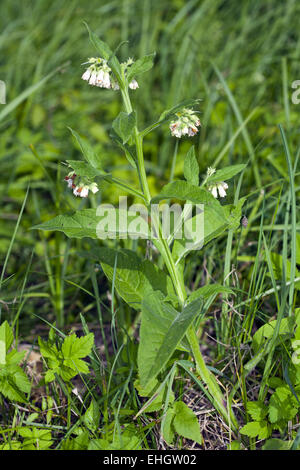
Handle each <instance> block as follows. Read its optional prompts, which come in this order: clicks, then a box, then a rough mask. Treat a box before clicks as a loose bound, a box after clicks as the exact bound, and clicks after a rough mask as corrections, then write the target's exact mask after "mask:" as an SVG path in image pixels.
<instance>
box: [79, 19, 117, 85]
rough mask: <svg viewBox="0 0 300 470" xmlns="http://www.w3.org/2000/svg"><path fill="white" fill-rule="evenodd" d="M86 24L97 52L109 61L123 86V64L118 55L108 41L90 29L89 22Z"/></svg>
mask: <svg viewBox="0 0 300 470" xmlns="http://www.w3.org/2000/svg"><path fill="white" fill-rule="evenodd" d="M84 24H85V26H86V28H87V30H88V32H89V36H90V41H91V43H92V44H93V46H94V47H95V49H96V50H97V52H98V53H99V54H100V57H101V58H102V59H105V60H107V61H108V65H109V66H110V68H111V69H112V71H113V73H114V75H115V77H116V79H117V81H118V83H119V85H120V87H121V88H123V81H122V72H121V66H120V63H119V61H118V59H117V57H116V56H115V54H114V53H113V52H112V50H111V49H110V47H109V46H108V45H107V44H106V42H104V41H101V39H99V38H98V36H97V35H96V34H95V33H93V32H92V31H91V30H90V28H89V26H88V24H87V23H85V22H84Z"/></svg>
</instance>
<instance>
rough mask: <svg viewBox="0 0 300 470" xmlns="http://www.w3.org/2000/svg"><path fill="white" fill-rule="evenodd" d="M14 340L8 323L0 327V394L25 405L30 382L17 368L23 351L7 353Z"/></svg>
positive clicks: (19, 368) (22, 356)
mask: <svg viewBox="0 0 300 470" xmlns="http://www.w3.org/2000/svg"><path fill="white" fill-rule="evenodd" d="M13 340H14V336H13V332H12V329H11V327H10V326H9V324H8V322H7V321H5V322H3V323H2V325H1V326H0V393H1V394H2V395H4V396H5V397H7V398H8V399H9V400H15V401H19V402H23V403H25V402H26V401H27V399H26V394H27V393H29V392H30V389H31V385H30V381H29V379H28V377H27V375H26V374H25V372H24V371H23V369H22V368H21V367H20V366H19V364H20V362H21V361H22V359H23V358H24V355H25V351H22V352H18V351H16V350H15V349H13V350H11V351H10V352H8V350H9V349H10V347H11V345H12V343H13Z"/></svg>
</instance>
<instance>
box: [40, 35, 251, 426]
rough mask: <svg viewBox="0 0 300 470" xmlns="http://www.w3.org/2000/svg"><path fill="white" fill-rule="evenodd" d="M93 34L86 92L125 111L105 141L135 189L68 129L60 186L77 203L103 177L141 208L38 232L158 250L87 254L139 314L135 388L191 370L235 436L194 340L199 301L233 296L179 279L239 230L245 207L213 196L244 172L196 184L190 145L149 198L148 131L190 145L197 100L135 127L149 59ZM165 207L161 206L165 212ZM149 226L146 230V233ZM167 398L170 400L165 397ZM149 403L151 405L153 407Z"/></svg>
mask: <svg viewBox="0 0 300 470" xmlns="http://www.w3.org/2000/svg"><path fill="white" fill-rule="evenodd" d="M89 35H90V40H91V42H92V44H93V45H94V47H95V48H96V50H97V52H98V54H99V57H96V58H92V59H89V60H88V63H87V64H88V67H87V69H86V71H85V72H84V73H83V75H82V79H83V80H85V81H87V82H88V83H89V84H90V85H93V86H98V87H100V88H110V89H113V90H115V91H116V93H120V97H121V98H122V100H123V105H124V110H123V111H121V112H120V114H119V115H118V116H117V117H116V119H115V120H114V121H113V123H112V129H111V138H112V139H113V141H114V142H115V143H116V144H117V145H118V146H119V147H120V148H121V149H122V150H123V151H124V155H125V156H126V158H127V159H128V161H129V162H130V164H131V165H132V167H133V168H134V169H135V170H136V172H137V174H138V177H139V181H140V188H134V187H132V186H131V185H130V184H129V183H127V182H126V181H123V180H120V179H119V178H116V177H115V176H113V175H112V174H109V173H107V172H106V171H105V170H104V169H103V168H102V165H101V157H99V156H98V155H97V154H96V153H95V151H94V150H93V148H92V147H91V146H90V145H89V144H88V143H87V141H86V140H84V139H82V138H81V137H80V136H79V135H78V134H77V133H76V132H75V131H74V130H71V131H72V133H73V136H74V137H75V139H76V140H77V142H78V144H79V146H80V148H81V150H82V153H83V156H84V158H85V161H77V160H76V161H74V160H68V161H67V163H68V165H69V167H70V169H71V170H72V171H71V172H70V173H69V174H68V175H67V176H66V182H67V184H68V186H69V188H70V189H71V190H73V193H74V195H75V196H80V197H88V195H89V191H91V192H92V193H96V192H97V191H98V189H99V188H98V182H101V180H104V181H106V182H107V183H109V184H111V185H116V186H117V187H119V188H121V189H122V190H123V191H124V193H125V194H127V195H129V194H130V195H131V196H134V198H135V199H136V200H139V201H140V204H139V205H138V206H139V207H138V210H136V211H134V210H133V208H131V209H128V208H127V207H121V206H120V207H119V208H118V209H115V212H114V217H113V219H112V218H111V217H108V216H107V213H106V212H105V210H103V207H101V209H102V210H99V208H98V209H95V208H92V209H82V210H80V211H75V212H74V213H72V214H66V215H60V216H58V217H56V218H54V219H52V220H50V221H48V222H45V223H43V224H41V225H38V226H37V227H36V228H39V229H42V230H60V231H63V232H64V233H65V234H66V235H67V236H69V237H77V238H83V237H91V238H94V239H99V238H109V237H110V236H111V237H112V238H126V237H128V236H129V237H130V236H131V237H132V238H148V239H149V242H150V244H151V245H152V246H154V247H155V250H154V253H153V261H154V262H152V261H150V260H149V259H141V258H140V257H139V256H138V255H137V254H136V252H134V251H132V250H128V249H121V248H120V249H119V250H116V249H111V248H108V247H106V246H100V247H98V248H96V249H93V248H91V251H90V253H89V257H93V258H94V259H96V260H98V261H100V263H101V266H102V269H103V271H104V273H105V274H106V276H107V277H108V279H109V280H110V281H113V283H114V288H115V289H116V291H117V292H118V294H119V295H120V296H121V297H122V298H123V299H124V300H125V302H127V303H128V304H129V305H130V306H131V307H132V308H133V309H135V310H138V311H141V325H140V342H139V350H138V371H139V380H138V383H136V386H137V389H138V391H139V393H140V395H141V396H150V397H153V395H155V396H160V395H161V394H162V393H163V391H164V390H165V389H166V384H167V383H168V382H167V381H168V379H169V378H170V376H172V377H173V378H174V374H175V372H174V371H175V366H176V367H182V368H184V369H185V370H186V371H187V372H190V371H191V367H194V369H195V373H192V374H193V377H194V379H195V381H196V382H197V383H198V384H200V386H201V387H202V388H203V389H205V393H206V394H207V397H208V398H209V400H210V401H211V403H212V404H213V405H214V407H215V408H216V410H217V411H218V412H219V413H220V414H221V415H222V417H223V419H224V420H225V421H226V422H227V423H229V424H230V426H231V428H232V429H234V430H236V429H237V421H236V418H235V416H234V414H233V412H232V409H231V404H230V403H229V402H228V401H227V400H226V398H225V396H224V395H223V393H222V391H221V388H220V386H219V384H218V382H217V380H216V378H215V376H214V374H213V373H212V372H211V371H210V369H209V368H208V367H207V366H206V364H205V361H204V359H203V356H202V353H201V351H200V348H199V340H198V337H197V333H196V332H197V327H198V325H199V322H200V321H201V320H202V318H203V315H204V302H205V301H207V300H208V299H209V301H210V302H211V301H213V299H214V298H215V296H216V295H217V294H218V293H226V294H228V293H230V292H231V291H230V290H229V289H228V288H227V287H224V286H221V285H214V284H213V285H209V286H205V287H203V288H200V289H198V290H196V291H195V292H192V293H189V291H188V290H187V288H186V286H185V282H184V267H185V260H186V257H187V255H188V254H189V253H190V251H191V250H194V249H199V247H200V248H201V247H203V246H205V245H206V244H207V243H208V242H210V241H211V240H213V239H215V238H217V237H218V236H219V235H221V234H222V233H224V232H225V231H226V230H229V229H230V230H236V229H237V228H238V227H239V226H240V219H241V207H242V205H243V201H244V200H243V199H241V200H239V201H236V204H235V205H233V204H225V205H222V204H221V203H220V200H219V199H218V197H219V196H220V198H225V196H226V190H227V189H228V184H227V183H226V182H225V181H228V180H229V179H230V178H232V177H233V176H235V175H236V174H238V173H239V172H241V171H242V170H243V169H244V168H245V165H234V166H230V167H226V168H224V169H220V170H215V169H214V168H209V169H208V170H207V174H206V175H205V177H204V179H203V182H202V184H199V177H200V175H199V166H198V163H197V158H196V155H195V151H194V147H191V148H190V150H189V152H188V153H187V155H186V158H185V163H184V178H185V179H182V180H178V181H172V182H170V183H168V184H166V185H165V186H164V187H163V188H162V189H161V192H160V193H159V194H158V195H155V196H152V195H151V194H150V190H149V186H148V181H147V175H146V170H145V163H144V153H143V140H144V138H145V137H146V136H147V134H149V133H150V132H152V131H153V130H154V129H155V128H157V127H159V126H161V125H163V124H165V123H168V124H169V129H170V131H171V134H172V136H175V137H176V138H192V137H193V136H194V135H195V134H197V132H198V131H199V127H200V120H199V117H198V114H197V112H196V111H194V110H193V109H194V108H195V107H196V106H197V105H198V103H199V100H189V101H185V102H183V103H180V104H178V105H176V106H174V107H173V108H171V109H169V110H166V111H164V112H163V113H162V114H161V115H160V117H159V118H158V119H157V121H156V122H154V123H153V124H151V125H149V126H148V127H147V128H146V129H144V130H140V129H139V127H138V123H137V114H136V112H135V110H134V109H133V107H132V103H131V99H130V90H135V89H136V88H137V87H138V86H139V85H138V82H137V77H138V76H140V75H141V74H142V73H144V72H147V71H148V70H150V69H151V67H152V66H153V60H154V54H151V55H147V56H145V57H142V58H141V59H138V60H136V61H133V60H132V59H128V61H127V62H125V63H120V62H119V60H118V59H117V57H116V55H115V54H114V53H113V52H112V51H111V50H110V48H109V47H108V45H107V44H105V43H104V42H102V41H101V40H100V39H99V38H98V37H97V36H96V35H95V34H94V33H92V32H91V31H90V30H89ZM139 80H140V79H139ZM140 88H142V85H141V83H140ZM99 93H101V92H100V90H99ZM102 93H104V91H102ZM100 99H101V95H100ZM174 199H175V200H177V201H181V204H182V202H184V203H186V206H184V209H183V210H182V211H181V212H180V213H179V215H178V216H177V217H176V220H175V221H174V220H173V222H172V223H170V224H169V230H168V231H166V230H164V228H163V222H162V218H161V214H160V211H159V208H160V203H161V201H166V200H167V201H169V202H170V200H174ZM192 205H194V206H195V205H196V206H197V207H199V206H200V207H201V208H202V210H200V211H199V213H197V214H196V215H195V211H194V212H193V211H191V210H190V206H192ZM135 206H136V205H135ZM153 206H155V207H156V210H153ZM166 206H167V208H168V207H169V205H167V204H165V208H166ZM180 207H181V206H180ZM170 209H171V208H170ZM203 215H204V218H203ZM197 218H200V220H201V227H200V229H197V230H194V229H193V227H195V224H196V222H197ZM124 220H126V223H124ZM103 221H105V222H106V223H103ZM112 221H113V222H114V223H113V222H112ZM99 224H100V226H99ZM182 225H185V230H184V232H181V233H183V234H182V236H181V237H178V231H179V230H180V229H181V228H182ZM149 226H151V230H147V229H148V228H149ZM196 226H197V225H196ZM99 227H100V228H99ZM124 227H125V228H124ZM101 234H102V236H101ZM142 234H143V235H144V237H142V236H141V235H142ZM159 256H161V257H162V259H163V262H164V268H163V269H159V268H158V267H157V265H158V263H157V258H158V257H159ZM176 351H181V352H182V353H183V354H185V357H186V359H188V358H189V357H192V358H193V362H191V361H188V360H178V359H175V354H174V353H175V352H176ZM176 357H178V354H177V356H176ZM170 374H171V375H170ZM172 374H173V375H172ZM167 396H168V397H170V393H168V394H167ZM151 400H152V399H150V400H149V405H151V403H152V401H153V400H152V401H151ZM168 400H169V398H168ZM168 403H169V402H168ZM168 403H167V404H165V407H164V410H165V411H166V410H167V409H168ZM164 422H165V421H164Z"/></svg>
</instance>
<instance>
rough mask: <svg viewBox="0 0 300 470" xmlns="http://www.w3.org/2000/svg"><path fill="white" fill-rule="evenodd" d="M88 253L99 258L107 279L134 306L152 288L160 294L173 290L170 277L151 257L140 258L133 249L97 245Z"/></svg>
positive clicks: (169, 292) (136, 307)
mask: <svg viewBox="0 0 300 470" xmlns="http://www.w3.org/2000/svg"><path fill="white" fill-rule="evenodd" d="M88 256H89V257H93V258H94V259H97V260H98V261H100V263H101V266H102V269H103V271H104V273H105V275H106V276H107V277H108V279H109V280H110V281H111V282H112V281H113V279H114V285H115V288H116V290H117V292H118V294H119V295H120V296H121V297H122V299H124V300H125V302H127V303H128V304H130V305H131V306H132V307H133V308H135V309H136V310H138V309H139V308H140V304H141V301H142V299H143V298H144V296H145V295H148V294H150V293H151V292H153V290H159V291H160V292H161V293H162V294H163V295H164V296H167V295H168V294H171V295H172V294H174V289H173V285H172V281H171V279H170V277H169V276H168V275H167V274H165V273H164V272H163V271H161V270H160V269H158V268H157V267H156V266H155V265H154V264H153V263H151V261H149V260H143V261H142V260H141V259H140V258H139V256H138V255H137V254H136V253H135V252H134V251H131V250H125V249H121V250H114V249H111V248H98V249H94V250H91V251H90V252H89V254H88ZM114 274H115V276H114Z"/></svg>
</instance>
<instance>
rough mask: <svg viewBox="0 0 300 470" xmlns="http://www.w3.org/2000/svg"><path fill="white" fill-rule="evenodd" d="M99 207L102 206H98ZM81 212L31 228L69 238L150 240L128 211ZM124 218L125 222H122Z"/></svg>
mask: <svg viewBox="0 0 300 470" xmlns="http://www.w3.org/2000/svg"><path fill="white" fill-rule="evenodd" d="M100 207H101V206H100ZM101 212H102V214H103V215H100V211H99V208H98V209H83V210H81V211H75V212H72V213H70V214H64V215H58V216H57V217H54V218H53V219H51V220H48V221H47V222H44V223H42V224H39V225H35V226H34V227H32V229H39V230H49V231H54V230H55V231H60V232H64V234H65V235H67V236H68V237H70V238H83V237H89V238H94V239H101V240H102V239H106V238H127V237H128V238H129V237H131V238H142V239H147V238H148V237H150V234H151V233H150V229H149V227H148V223H147V221H146V220H145V219H144V218H142V217H141V216H140V215H137V214H135V213H133V212H130V211H125V210H124V211H123V210H119V209H114V208H113V207H111V208H108V209H107V210H105V208H104V207H103V209H102V208H101ZM124 216H126V218H127V223H126V222H122V220H124V219H123V217H124Z"/></svg>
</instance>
